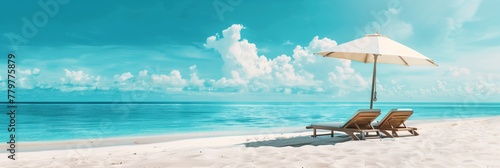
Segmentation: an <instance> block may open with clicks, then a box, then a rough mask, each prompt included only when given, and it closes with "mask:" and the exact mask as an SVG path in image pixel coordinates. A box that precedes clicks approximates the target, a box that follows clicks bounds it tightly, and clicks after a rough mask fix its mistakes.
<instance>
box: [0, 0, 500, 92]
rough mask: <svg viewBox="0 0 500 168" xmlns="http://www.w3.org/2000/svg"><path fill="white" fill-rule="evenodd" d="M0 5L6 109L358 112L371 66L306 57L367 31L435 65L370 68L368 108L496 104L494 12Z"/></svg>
mask: <svg viewBox="0 0 500 168" xmlns="http://www.w3.org/2000/svg"><path fill="white" fill-rule="evenodd" d="M2 3H3V4H2V5H1V7H0V9H1V10H0V11H2V12H3V13H4V14H2V15H0V23H1V26H0V34H2V37H1V38H0V49H1V51H3V52H4V55H5V58H6V57H7V53H8V52H13V53H15V54H16V55H17V58H16V63H17V66H18V74H17V75H18V81H17V88H16V89H18V97H17V99H16V100H17V101H344V102H345V101H360V102H363V101H368V100H369V94H370V86H369V85H370V82H371V73H372V65H371V64H363V63H359V62H350V61H345V60H339V59H331V58H322V57H320V56H317V55H314V54H313V53H315V52H319V51H325V50H328V49H329V48H331V47H333V46H335V45H337V44H341V43H344V42H347V41H350V40H353V39H355V38H359V37H362V36H363V35H364V34H369V33H374V32H376V31H379V32H380V33H381V34H384V35H386V36H389V37H390V38H392V39H394V40H396V41H398V42H401V43H403V44H405V45H407V46H409V47H412V48H413V49H415V50H417V51H419V52H420V53H422V54H424V55H426V56H427V57H429V58H431V59H433V60H435V62H436V63H437V64H439V67H404V66H398V65H381V66H379V67H378V71H377V72H378V78H377V82H378V83H377V90H378V99H379V101H389V102H390V101H454V102H498V101H500V73H499V72H500V68H498V65H497V64H498V62H500V57H498V53H500V46H499V45H498V44H499V41H500V22H499V21H498V18H497V17H498V16H496V15H495V13H496V10H497V9H494V8H495V7H496V6H499V5H500V2H497V1H481V0H461V1H440V2H435V1H430V0H425V1H398V0H388V1H377V2H375V1H369V2H358V1H355V2H353V1H327V0H322V1H321V0H320V1H314V2H312V1H305V0H304V1H299V0H298V1H272V2H269V1H261V0H256V1H248V0H239V1H238V0H228V1H226V0H213V1H194V0H184V1H171V2H170V1H159V0H151V1H147V2H139V1H132V0H124V1H106V2H101V1H72V0H40V1H33V2H32V3H26V2H14V1H7V2H2ZM0 66H3V67H6V66H7V65H6V64H5V62H4V63H3V64H0ZM0 77H1V81H0V82H1V83H0V84H2V85H3V86H4V87H2V88H0V89H3V90H4V92H2V94H6V91H5V90H6V78H7V74H6V72H5V71H4V72H2V73H0Z"/></svg>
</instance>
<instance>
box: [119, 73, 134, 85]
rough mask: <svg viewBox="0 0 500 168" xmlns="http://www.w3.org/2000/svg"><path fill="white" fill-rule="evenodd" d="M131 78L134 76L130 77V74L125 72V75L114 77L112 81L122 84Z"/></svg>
mask: <svg viewBox="0 0 500 168" xmlns="http://www.w3.org/2000/svg"><path fill="white" fill-rule="evenodd" d="M132 77H134V75H132V73H130V72H126V73H123V74H121V75H115V76H114V80H115V81H116V82H119V83H123V82H125V81H127V80H128V79H130V78H132Z"/></svg>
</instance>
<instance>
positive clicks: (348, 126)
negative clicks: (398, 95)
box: [306, 109, 380, 140]
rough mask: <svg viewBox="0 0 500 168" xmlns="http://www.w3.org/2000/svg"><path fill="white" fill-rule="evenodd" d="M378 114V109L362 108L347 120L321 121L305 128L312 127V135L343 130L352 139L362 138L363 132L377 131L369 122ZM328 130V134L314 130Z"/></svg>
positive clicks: (331, 134)
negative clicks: (343, 121)
mask: <svg viewBox="0 0 500 168" xmlns="http://www.w3.org/2000/svg"><path fill="white" fill-rule="evenodd" d="M379 115H380V109H366V110H365V109H362V110H358V111H357V112H356V113H355V114H354V115H353V116H352V117H351V118H350V119H349V120H348V121H347V122H345V123H341V122H323V123H313V124H311V125H310V126H307V127H306V129H313V135H312V137H316V136H322V135H330V136H331V137H333V136H334V134H333V133H334V131H340V132H345V133H346V134H347V135H349V136H351V137H352V139H353V140H363V139H364V138H365V137H364V136H365V133H368V132H377V135H380V134H379V133H378V130H377V129H375V128H374V127H373V126H372V125H371V123H372V122H373V121H374V120H375V119H376V118H377V117H378V116H379ZM318 129H319V130H330V131H331V133H329V134H316V130H318ZM357 132H359V133H360V137H357V136H356V135H354V133H357Z"/></svg>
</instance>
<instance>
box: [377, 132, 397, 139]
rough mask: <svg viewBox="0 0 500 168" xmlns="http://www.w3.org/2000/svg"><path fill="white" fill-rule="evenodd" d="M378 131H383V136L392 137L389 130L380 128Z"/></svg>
mask: <svg viewBox="0 0 500 168" xmlns="http://www.w3.org/2000/svg"><path fill="white" fill-rule="evenodd" d="M380 132H382V133H384V134H385V136H387V137H391V138H394V137H393V136H392V135H391V134H390V133H389V132H387V131H386V130H380Z"/></svg>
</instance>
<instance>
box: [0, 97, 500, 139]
mask: <svg viewBox="0 0 500 168" xmlns="http://www.w3.org/2000/svg"><path fill="white" fill-rule="evenodd" d="M5 106H6V105H5ZM367 107H368V103H134V104H126V103H122V104H112V103H75V104H68V103H59V104H50V103H26V104H18V108H17V115H16V140H17V141H18V142H19V141H50V140H69V139H92V138H96V137H97V138H106V137H120V136H141V135H160V134H174V133H185V132H207V131H242V130H243V131H244V130H251V129H262V128H283V127H296V128H304V127H305V126H307V125H308V124H310V123H312V122H324V121H345V120H346V119H347V118H349V117H351V115H352V114H353V113H354V112H355V111H356V110H358V109H366V108H367ZM374 108H378V109H381V110H382V115H380V116H379V119H381V118H382V117H383V116H384V115H385V114H386V113H387V112H388V111H389V110H390V109H392V108H411V109H413V110H414V114H413V116H412V117H411V118H410V119H411V120H419V119H442V118H473V117H486V116H500V103H461V102H458V103H378V102H377V103H375V104H374ZM5 109H6V110H5V111H7V108H5ZM7 117H8V116H7V115H5V113H4V116H3V117H1V121H0V124H1V125H3V126H4V127H5V128H3V129H2V130H4V131H2V137H5V138H8V136H9V134H8V132H7V125H8V122H9V119H8V118H7Z"/></svg>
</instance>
